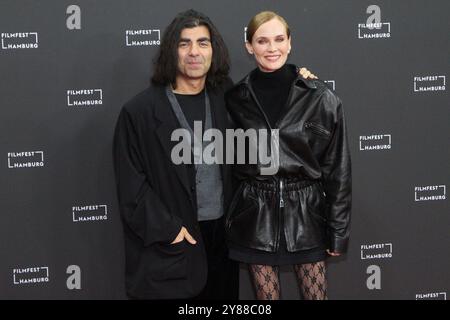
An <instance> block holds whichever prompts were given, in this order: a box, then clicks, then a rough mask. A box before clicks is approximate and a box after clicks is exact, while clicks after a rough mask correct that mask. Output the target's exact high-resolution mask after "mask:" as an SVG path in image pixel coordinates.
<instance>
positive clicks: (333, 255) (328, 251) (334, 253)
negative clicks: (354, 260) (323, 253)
mask: <svg viewBox="0 0 450 320" xmlns="http://www.w3.org/2000/svg"><path fill="white" fill-rule="evenodd" d="M327 253H328V254H329V255H330V256H332V257H339V256H340V255H341V254H340V253H339V252H331V251H330V249H327Z"/></svg>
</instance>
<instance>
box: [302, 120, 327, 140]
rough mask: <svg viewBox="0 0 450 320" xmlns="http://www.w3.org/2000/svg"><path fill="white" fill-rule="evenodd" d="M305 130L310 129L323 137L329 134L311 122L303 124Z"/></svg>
mask: <svg viewBox="0 0 450 320" xmlns="http://www.w3.org/2000/svg"><path fill="white" fill-rule="evenodd" d="M305 126H306V128H311V129H312V130H313V131H316V132H317V133H319V134H323V135H325V136H327V137H328V136H330V132H329V131H328V130H326V129H324V128H322V127H320V126H319V125H317V124H314V123H312V122H306V124H305Z"/></svg>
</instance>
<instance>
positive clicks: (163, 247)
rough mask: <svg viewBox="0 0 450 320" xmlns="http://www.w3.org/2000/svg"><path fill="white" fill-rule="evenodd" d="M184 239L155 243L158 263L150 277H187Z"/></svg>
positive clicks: (172, 278)
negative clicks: (176, 241)
mask: <svg viewBox="0 0 450 320" xmlns="http://www.w3.org/2000/svg"><path fill="white" fill-rule="evenodd" d="M186 246H187V243H186V240H183V241H181V242H178V243H174V244H157V245H156V246H155V249H156V251H157V253H158V256H159V259H158V261H154V262H153V263H155V264H158V268H157V269H156V270H155V272H154V274H153V276H152V278H153V279H155V280H175V279H185V278H186V277H187V271H186V270H187V260H186V253H185V251H186Z"/></svg>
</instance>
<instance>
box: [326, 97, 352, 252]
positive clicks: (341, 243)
mask: <svg viewBox="0 0 450 320" xmlns="http://www.w3.org/2000/svg"><path fill="white" fill-rule="evenodd" d="M321 167H322V173H323V185H324V189H325V193H326V197H327V204H328V207H329V212H328V228H329V233H330V248H329V249H330V251H331V252H340V253H344V252H346V251H347V246H348V239H349V233H350V216H351V205H352V181H351V180H352V177H351V159H350V150H349V146H348V141H347V128H346V124H345V119H344V110H343V107H342V102H341V101H340V100H339V99H338V106H337V117H336V123H335V127H334V130H333V133H332V137H331V141H330V144H329V146H328V148H327V151H326V154H325V156H324V159H323V161H322V163H321Z"/></svg>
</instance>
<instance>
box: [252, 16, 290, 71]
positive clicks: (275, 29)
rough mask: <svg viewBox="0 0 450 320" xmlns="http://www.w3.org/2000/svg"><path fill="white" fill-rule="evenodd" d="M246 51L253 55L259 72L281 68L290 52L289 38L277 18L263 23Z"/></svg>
mask: <svg viewBox="0 0 450 320" xmlns="http://www.w3.org/2000/svg"><path fill="white" fill-rule="evenodd" d="M245 45H246V47H247V51H248V52H249V53H250V54H253V55H254V56H255V59H256V63H257V64H258V67H259V68H260V69H261V71H264V72H272V71H275V70H277V69H279V68H281V67H282V66H283V65H284V64H285V63H286V60H287V58H288V55H289V52H290V51H291V38H290V37H288V35H287V30H286V27H285V26H284V25H283V23H281V21H280V20H278V19H277V18H273V19H272V20H270V21H267V22H265V23H263V24H262V25H261V26H259V28H258V29H257V30H256V32H255V34H254V35H253V38H252V42H251V43H249V42H247V43H246V44H245Z"/></svg>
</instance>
